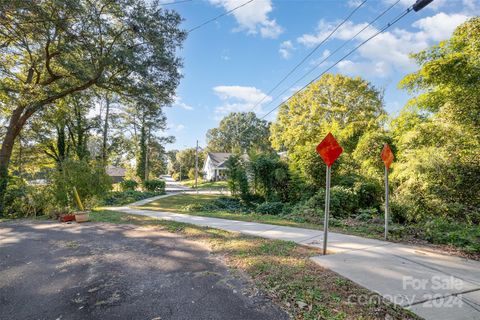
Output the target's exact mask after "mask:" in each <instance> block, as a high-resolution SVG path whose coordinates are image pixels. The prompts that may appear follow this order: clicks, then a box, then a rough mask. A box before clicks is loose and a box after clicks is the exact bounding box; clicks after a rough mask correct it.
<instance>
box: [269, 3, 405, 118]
mask: <svg viewBox="0 0 480 320" xmlns="http://www.w3.org/2000/svg"><path fill="white" fill-rule="evenodd" d="M412 10H413V6H411V7H409V8H407V9H406V10H405V11H404V12H402V13H401V14H400V15H399V16H397V17H396V18H395V19H394V20H393V21H391V22H389V23H388V24H387V25H386V26H384V27H383V28H382V29H380V30H379V31H378V32H376V33H375V34H373V35H372V36H371V37H369V38H367V39H366V40H365V41H363V42H362V43H360V44H359V45H358V46H356V47H355V48H353V49H352V50H351V51H349V52H348V53H347V54H345V55H344V56H343V57H342V58H340V59H339V60H337V61H336V62H335V63H334V64H332V65H331V66H330V67H328V68H327V69H326V70H324V71H323V72H322V73H320V75H318V76H317V77H315V78H314V79H313V80H311V81H310V82H308V83H307V84H306V85H304V86H303V87H302V88H300V89H298V90H297V91H295V93H293V94H292V95H291V96H290V97H289V98H288V99H287V100H285V101H283V102H282V103H280V104H279V105H277V106H276V107H275V108H273V109H272V110H270V111H269V112H267V114H265V115H264V116H263V117H261V118H260V119H265V118H266V117H267V116H268V115H269V114H271V113H272V112H273V111H275V110H276V109H278V108H279V107H280V106H282V105H283V104H285V103H286V102H288V101H289V100H290V99H291V98H292V97H293V96H295V95H296V94H297V93H299V92H300V91H302V90H303V89H305V88H306V87H308V86H309V85H310V84H312V83H313V82H314V81H316V80H318V79H319V78H320V77H321V76H323V75H324V74H325V73H327V72H328V71H330V70H331V69H332V68H333V67H335V66H336V65H337V64H339V63H340V62H342V61H343V60H344V59H345V58H347V57H348V56H350V55H351V54H352V53H354V52H355V51H357V50H358V49H359V48H360V47H362V46H363V45H364V44H366V43H367V42H368V41H370V40H372V39H373V38H375V37H376V36H378V35H379V34H381V33H383V32H384V31H385V30H387V29H388V28H390V27H391V26H393V25H394V24H395V23H397V22H398V21H400V20H401V19H402V18H403V17H405V16H406V15H407V14H409V13H410V12H411V11H412Z"/></svg>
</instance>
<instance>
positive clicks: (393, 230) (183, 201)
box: [138, 194, 480, 260]
mask: <svg viewBox="0 0 480 320" xmlns="http://www.w3.org/2000/svg"><path fill="white" fill-rule="evenodd" d="M219 197H222V195H194V194H181V195H176V196H171V197H167V198H164V199H159V200H157V201H153V202H150V203H147V204H145V205H143V206H141V207H138V208H140V209H147V210H157V211H167V212H176V213H183V214H188V215H193V216H202V217H212V218H220V219H228V220H239V221H247V222H259V223H266V224H273V225H280V226H289V227H297V228H306V229H314V230H323V224H314V223H309V222H303V221H298V220H296V219H298V218H297V217H295V216H294V215H291V216H278V215H262V214H256V213H232V212H228V211H218V210H215V211H198V210H197V211H195V210H194V209H192V208H190V210H188V211H187V210H184V207H185V206H187V205H190V204H193V203H198V204H205V203H208V202H210V201H213V200H215V199H217V198H219ZM329 229H330V231H332V232H338V233H344V234H352V235H357V236H361V237H366V238H372V239H380V240H383V238H384V225H383V221H380V222H373V221H367V222H365V221H358V220H356V219H353V218H351V219H342V220H337V219H331V220H330V225H329ZM423 229H424V228H423V227H422V226H421V225H410V226H407V227H406V226H402V225H399V224H395V223H391V224H390V225H389V240H390V241H395V242H407V243H414V244H416V245H418V244H424V245H429V243H433V244H434V245H436V246H437V247H435V248H436V249H441V250H444V251H448V252H450V253H454V254H458V255H461V256H465V257H467V258H470V259H475V260H480V256H479V252H478V246H472V245H470V246H468V245H463V244H462V242H459V241H457V242H458V243H459V244H457V243H456V242H451V243H442V242H439V241H432V239H430V238H428V237H426V236H425V235H424V233H425V232H424V230H423ZM434 240H435V239H434Z"/></svg>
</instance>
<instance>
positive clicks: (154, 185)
mask: <svg viewBox="0 0 480 320" xmlns="http://www.w3.org/2000/svg"><path fill="white" fill-rule="evenodd" d="M143 187H144V188H145V189H146V190H147V191H150V192H159V193H163V192H165V181H163V180H145V181H143Z"/></svg>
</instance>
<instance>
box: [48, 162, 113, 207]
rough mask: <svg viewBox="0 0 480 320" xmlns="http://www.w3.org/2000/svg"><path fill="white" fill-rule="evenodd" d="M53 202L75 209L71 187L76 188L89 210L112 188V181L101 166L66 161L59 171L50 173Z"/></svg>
mask: <svg viewBox="0 0 480 320" xmlns="http://www.w3.org/2000/svg"><path fill="white" fill-rule="evenodd" d="M51 179H52V183H53V186H54V197H55V201H56V203H57V204H58V205H59V206H62V207H70V208H72V207H75V208H76V205H75V202H74V200H73V196H72V193H73V187H76V188H77V191H78V194H79V195H80V199H81V201H82V202H83V204H84V206H85V207H87V208H91V207H93V206H95V204H96V202H97V201H98V200H99V199H101V198H103V197H104V196H105V195H106V193H107V192H108V191H109V190H111V188H112V180H111V178H110V177H109V176H108V175H107V174H106V172H105V168H103V167H102V166H97V165H91V164H89V163H88V162H86V161H74V160H67V161H64V162H63V163H62V165H61V168H60V170H54V171H52V173H51Z"/></svg>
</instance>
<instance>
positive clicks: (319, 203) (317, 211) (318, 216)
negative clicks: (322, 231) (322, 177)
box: [292, 186, 358, 224]
mask: <svg viewBox="0 0 480 320" xmlns="http://www.w3.org/2000/svg"><path fill="white" fill-rule="evenodd" d="M357 209H358V200H357V196H356V195H355V192H353V190H352V189H349V188H345V187H342V186H335V187H332V188H331V189H330V216H331V217H335V218H337V219H338V218H345V217H348V216H352V215H354V214H355V212H356V211H357ZM324 212H325V189H320V190H319V191H318V192H317V193H316V194H315V195H313V196H312V197H310V199H308V200H307V201H306V202H304V203H299V204H297V205H296V206H295V207H294V208H293V209H292V215H298V216H300V217H301V218H302V219H304V220H305V221H307V222H310V223H317V224H320V223H323V216H324Z"/></svg>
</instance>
